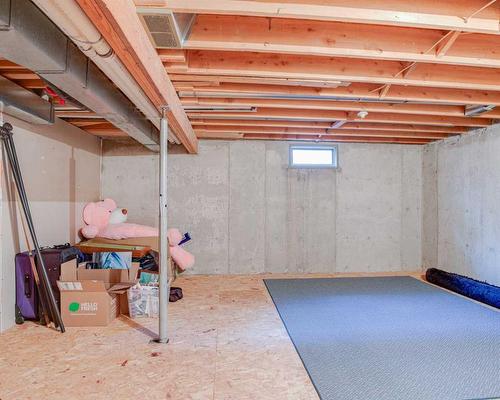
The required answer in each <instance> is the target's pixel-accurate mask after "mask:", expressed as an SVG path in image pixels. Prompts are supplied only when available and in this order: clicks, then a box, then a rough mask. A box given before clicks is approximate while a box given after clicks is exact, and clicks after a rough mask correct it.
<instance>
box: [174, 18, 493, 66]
mask: <svg viewBox="0 0 500 400" xmlns="http://www.w3.org/2000/svg"><path fill="white" fill-rule="evenodd" d="M459 36H460V31H451V32H448V33H445V34H443V33H442V31H438V30H430V29H416V28H401V27H395V26H381V25H366V24H347V23H341V22H325V21H310V20H296V19H295V20H294V19H283V18H272V19H269V18H258V17H242V16H226V15H199V16H198V17H197V18H196V22H195V23H194V25H193V27H192V29H191V33H190V35H189V38H188V39H187V40H186V41H185V43H184V45H183V47H184V48H186V49H198V50H231V51H255V52H267V53H288V54H303V55H318V56H332V57H358V58H367V59H379V60H403V61H417V62H424V63H440V64H456V65H466V66H476V67H491V68H499V67H500V40H498V38H497V37H496V36H494V35H482V34H470V35H462V36H461V37H460V38H459ZM443 39H445V40H443ZM457 39H458V40H457ZM436 43H439V46H437V49H436V48H435V47H436ZM452 46H453V47H452ZM436 50H437V51H436Z"/></svg>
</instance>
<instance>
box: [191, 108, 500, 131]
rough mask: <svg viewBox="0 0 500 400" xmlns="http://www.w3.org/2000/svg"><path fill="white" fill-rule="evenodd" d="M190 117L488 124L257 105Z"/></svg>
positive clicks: (483, 120)
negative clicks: (253, 108)
mask: <svg viewBox="0 0 500 400" xmlns="http://www.w3.org/2000/svg"><path fill="white" fill-rule="evenodd" d="M188 115H189V116H190V118H201V119H210V118H215V119H229V120H230V119H254V120H263V119H269V120H285V121H293V120H295V121H326V122H329V121H339V120H340V121H345V120H347V121H354V122H381V123H385V122H394V123H400V124H420V125H438V126H469V127H485V126H489V125H491V124H492V122H493V121H492V120H489V119H487V118H466V117H464V118H459V117H442V116H433V115H411V114H394V113H369V114H368V115H367V116H366V117H365V118H362V117H359V116H358V115H357V114H356V112H353V113H350V112H343V111H323V110H305V111H302V112H301V111H299V110H295V109H278V108H264V107H262V108H259V109H258V110H257V111H255V112H229V111H227V112H217V113H213V112H203V111H201V112H192V111H191V112H188Z"/></svg>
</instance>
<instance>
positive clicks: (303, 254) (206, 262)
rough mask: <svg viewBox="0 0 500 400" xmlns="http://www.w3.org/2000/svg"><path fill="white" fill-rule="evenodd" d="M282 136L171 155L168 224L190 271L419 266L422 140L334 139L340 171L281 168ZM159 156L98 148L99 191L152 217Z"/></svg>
mask: <svg viewBox="0 0 500 400" xmlns="http://www.w3.org/2000/svg"><path fill="white" fill-rule="evenodd" d="M289 144H290V143H288V142H264V141H201V143H200V151H199V154H198V155H185V154H171V155H170V157H169V181H168V185H169V186H168V200H169V225H170V226H175V227H178V228H179V229H181V230H183V231H186V230H187V231H189V232H191V234H192V236H193V242H192V243H191V244H190V245H189V250H190V251H192V252H193V253H194V254H195V255H196V257H197V263H196V266H195V268H194V269H193V270H192V271H191V273H198V274H222V273H231V274H244V273H260V272H354V271H400V270H408V271H409V270H413V271H414V270H419V269H420V268H421V264H422V259H421V240H422V238H421V231H422V206H421V203H422V199H421V193H422V191H421V187H422V147H420V146H400V145H372V144H340V145H339V163H340V167H341V168H340V170H337V171H335V170H327V169H316V170H307V169H289V168H288V148H289ZM157 165H158V163H157V156H156V155H154V154H151V153H147V152H144V151H142V150H140V149H137V148H135V147H130V146H123V147H120V146H116V145H114V146H106V145H105V147H104V154H103V161H102V193H103V196H105V197H108V196H109V197H112V198H114V199H115V200H117V201H118V203H119V204H120V205H121V206H123V207H127V208H128V209H129V219H130V220H131V221H134V222H141V223H147V224H156V220H157V209H156V207H157V200H156V196H157V194H156V193H157V192H156V191H157V179H158V169H157Z"/></svg>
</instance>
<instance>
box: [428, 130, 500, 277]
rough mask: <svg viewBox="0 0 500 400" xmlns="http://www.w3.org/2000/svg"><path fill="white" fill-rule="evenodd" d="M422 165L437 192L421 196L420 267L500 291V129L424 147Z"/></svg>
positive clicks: (429, 186)
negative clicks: (423, 236)
mask: <svg viewBox="0 0 500 400" xmlns="http://www.w3.org/2000/svg"><path fill="white" fill-rule="evenodd" d="M424 160H427V161H426V162H425V161H424V182H425V184H424V188H427V189H428V192H430V191H431V190H432V189H431V188H432V187H435V188H436V192H435V195H434V198H433V195H432V194H431V193H427V194H425V191H424V203H425V204H428V205H429V208H428V210H429V215H428V218H424V232H428V233H427V235H426V236H427V239H428V240H426V241H425V242H424V243H426V242H427V245H426V246H424V248H423V253H424V257H423V259H424V261H426V263H427V264H429V266H431V265H433V266H438V267H440V268H442V269H444V270H447V271H452V272H457V273H459V274H464V275H467V276H471V277H474V278H477V279H481V280H486V281H488V282H490V283H493V284H496V285H500V247H499V245H498V244H499V243H500V125H495V126H492V127H490V128H488V129H484V130H480V131H476V132H475V133H471V134H468V135H464V136H462V137H461V138H453V139H448V140H446V141H442V142H439V143H437V144H434V145H431V146H427V149H426V150H425V152H424ZM426 164H427V166H428V168H425V165H426ZM436 165H437V167H436ZM435 171H437V173H436V172H435ZM424 216H425V212H424ZM435 221H437V223H436V222H435ZM431 238H433V240H434V245H431Z"/></svg>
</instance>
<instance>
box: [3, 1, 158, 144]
mask: <svg viewBox="0 0 500 400" xmlns="http://www.w3.org/2000/svg"><path fill="white" fill-rule="evenodd" d="M7 21H8V22H7ZM0 56H2V57H5V58H7V59H8V60H10V61H12V62H15V63H16V64H20V65H22V66H24V67H26V68H29V69H31V70H32V71H34V72H36V73H37V74H38V75H40V76H41V77H42V78H43V79H45V80H46V81H48V82H50V83H51V84H53V85H54V86H56V87H58V88H59V89H61V90H62V91H63V92H65V93H67V94H68V95H70V96H71V97H73V98H74V99H75V100H77V101H79V102H80V103H81V104H83V105H84V106H85V107H87V108H89V109H90V110H92V111H94V112H95V113H97V114H98V115H99V116H101V117H103V118H105V119H106V120H108V121H109V122H111V123H112V124H114V125H115V126H117V127H118V128H120V129H121V130H123V131H124V132H126V133H127V134H129V135H130V136H131V137H133V138H134V139H135V140H137V141H138V142H140V143H142V144H143V145H145V146H146V147H148V148H150V149H152V150H157V149H158V142H159V135H158V131H157V129H156V128H155V127H154V126H153V125H152V124H151V123H150V122H149V121H147V120H146V119H145V117H144V116H143V115H142V114H141V113H140V112H138V111H137V110H136V108H135V106H134V105H133V104H132V103H131V102H130V101H129V100H128V99H127V98H126V97H125V96H124V95H123V94H122V93H121V92H120V91H119V90H118V89H117V88H116V86H114V84H113V83H112V82H111V81H110V80H109V79H108V78H107V77H106V76H105V75H104V74H103V73H102V72H101V71H100V70H99V69H98V68H97V67H96V66H95V64H94V63H92V62H91V61H90V60H89V59H88V58H87V57H86V56H85V55H84V54H83V53H82V52H81V51H80V50H79V49H78V48H77V46H76V45H75V44H74V43H73V42H71V41H70V40H69V39H68V38H67V37H66V36H65V35H64V34H63V33H62V32H61V31H60V30H59V29H58V28H57V26H55V25H54V23H53V22H52V21H50V20H49V18H48V17H47V16H45V14H43V13H42V12H41V11H40V10H39V9H38V8H37V7H36V6H35V5H34V4H33V3H32V2H31V1H29V0H0Z"/></svg>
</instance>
